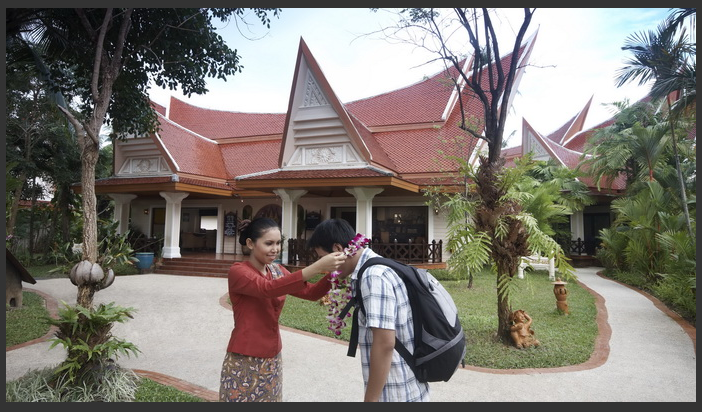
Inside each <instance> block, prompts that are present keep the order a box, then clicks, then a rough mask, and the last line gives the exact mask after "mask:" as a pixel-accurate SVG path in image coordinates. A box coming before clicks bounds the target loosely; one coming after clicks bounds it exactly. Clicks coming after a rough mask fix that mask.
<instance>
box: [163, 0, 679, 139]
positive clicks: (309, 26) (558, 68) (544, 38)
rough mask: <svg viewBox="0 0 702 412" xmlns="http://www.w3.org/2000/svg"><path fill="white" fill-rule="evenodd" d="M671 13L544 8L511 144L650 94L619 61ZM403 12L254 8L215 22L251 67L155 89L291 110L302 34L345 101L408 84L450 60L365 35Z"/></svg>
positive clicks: (535, 22) (593, 121)
mask: <svg viewBox="0 0 702 412" xmlns="http://www.w3.org/2000/svg"><path fill="white" fill-rule="evenodd" d="M514 11H517V12H519V13H521V12H520V11H519V10H516V9H503V10H502V11H501V13H500V16H501V17H502V22H503V23H502V28H501V30H505V31H506V33H509V32H510V31H516V30H517V29H518V27H519V25H520V23H521V19H510V17H509V16H508V15H509V14H510V13H512V15H514V14H513V12H514ZM508 12H509V13H508ZM519 13H518V14H516V16H517V17H518V18H519V17H521V15H520V14H519ZM669 14H670V10H669V9H667V8H655V9H650V8H648V9H647V8H623V9H622V8H620V9H615V8H586V9H573V8H568V9H566V8H561V9H555V8H550V9H537V10H536V12H535V13H534V17H533V19H532V22H531V24H530V26H529V31H528V33H527V37H529V35H531V34H533V33H534V32H535V31H536V30H537V29H538V37H537V40H536V44H535V47H534V52H533V54H532V57H531V59H530V65H531V67H528V68H527V70H526V73H525V74H524V77H523V79H522V82H521V84H520V85H519V93H518V94H517V95H516V96H515V99H514V108H513V109H514V111H513V112H512V113H511V114H510V120H509V122H508V124H507V127H506V129H505V139H506V140H508V145H509V146H515V145H518V144H520V143H521V125H522V118H524V119H526V120H527V121H528V122H529V123H530V124H531V125H532V126H533V127H534V128H535V129H536V130H538V131H539V132H541V133H542V134H549V133H551V132H553V131H555V130H556V129H558V128H559V127H560V126H562V125H563V124H564V123H565V122H566V121H568V120H569V119H570V118H571V117H573V116H574V115H575V114H577V113H578V112H579V111H580V110H581V109H582V108H583V106H584V105H585V104H586V103H587V101H588V100H589V99H590V97H593V103H592V106H591V108H590V112H589V115H588V121H587V122H586V124H585V127H591V126H595V125H597V124H599V123H600V122H602V121H604V120H606V119H608V118H610V117H611V111H610V110H609V109H607V108H606V107H604V106H602V104H603V103H611V102H617V101H622V100H624V99H627V98H628V99H629V100H630V101H631V102H635V101H636V100H638V99H640V98H642V97H644V96H645V95H646V93H648V91H649V89H650V85H645V86H639V85H638V83H631V84H628V85H626V86H623V87H620V88H617V87H616V84H615V80H614V79H615V76H616V71H617V69H618V68H621V67H622V66H624V61H625V60H626V59H627V58H628V57H630V53H629V52H625V51H623V50H621V47H622V45H623V44H624V42H625V40H626V38H627V37H628V36H630V35H632V34H634V33H640V32H643V31H649V30H655V29H656V28H657V26H658V25H659V24H660V23H661V22H662V21H663V19H664V18H665V17H667V16H668V15H669ZM393 18H394V16H393V14H392V13H389V12H387V11H383V10H381V11H379V12H377V13H373V12H371V11H370V10H369V9H367V8H354V9H325V8H293V9H288V8H284V9H283V11H282V13H281V14H280V17H279V18H275V17H273V18H272V19H271V27H270V29H266V28H265V27H263V26H262V25H261V24H260V23H259V22H258V20H257V19H256V16H254V15H251V16H249V18H248V21H249V22H250V23H251V24H250V27H249V28H246V27H241V25H239V26H238V27H237V26H236V25H235V24H234V23H232V22H230V23H229V24H228V25H225V24H223V23H220V22H215V24H217V25H218V26H219V27H221V30H220V33H221V34H222V36H223V37H224V39H225V41H226V42H227V43H228V44H229V46H230V47H232V48H235V49H237V50H238V51H239V53H240V54H241V56H242V61H241V62H242V64H243V66H244V69H243V71H242V72H241V73H237V74H236V75H235V76H232V77H230V78H229V79H228V80H227V81H226V82H225V81H222V80H208V87H209V90H210V91H209V92H208V93H207V94H205V95H202V96H198V95H193V96H191V97H190V98H185V97H184V96H183V95H182V94H181V93H179V92H178V91H167V90H162V89H158V88H154V89H152V90H151V98H152V99H153V100H154V101H156V102H157V103H160V104H163V105H166V104H167V103H168V100H169V98H170V96H171V95H172V96H174V97H177V98H180V99H182V100H185V101H188V102H189V103H191V104H193V105H196V106H200V107H206V108H212V109H218V110H231V111H239V112H258V113H284V112H285V111H286V110H287V105H288V99H289V97H290V90H291V86H292V79H293V74H294V73H293V72H294V69H295V59H296V57H297V51H298V45H299V42H300V38H301V37H302V38H303V39H304V40H305V42H306V43H307V46H308V47H309V48H310V51H311V52H312V54H313V55H314V57H315V58H316V59H317V62H318V63H319V65H320V66H321V69H322V72H323V73H324V75H325V76H326V77H327V79H328V80H329V83H330V84H331V87H332V88H333V89H334V91H335V92H336V94H337V96H338V97H339V99H340V100H341V101H342V102H344V103H347V102H350V101H354V100H358V99H362V98H366V97H370V96H374V95H377V94H381V93H384V92H387V91H390V90H394V89H398V88H401V87H404V86H407V85H410V84H412V83H415V82H418V81H420V80H422V78H423V77H424V76H428V75H433V74H435V73H437V72H438V71H440V70H441V66H440V65H437V64H433V65H432V64H425V63H426V62H428V61H429V60H431V59H432V58H434V57H435V55H433V54H430V53H429V52H428V51H426V50H424V49H420V48H417V47H414V46H410V45H407V44H401V43H390V42H388V40H387V39H386V38H384V37H383V36H381V35H377V34H376V35H370V36H363V35H364V34H367V33H371V32H375V31H378V30H379V29H380V28H382V27H387V26H389V25H390V24H391V23H392V21H393ZM510 22H511V23H510ZM244 36H247V37H249V38H250V39H251V40H249V39H246V38H245V37H244ZM253 39H256V40H253ZM512 39H513V37H512ZM504 47H505V46H503V49H502V51H503V53H505V52H504V50H505V49H504ZM510 48H511V44H510ZM466 52H468V50H466ZM513 131H514V132H515V133H514V137H510V134H511V133H512V132H513Z"/></svg>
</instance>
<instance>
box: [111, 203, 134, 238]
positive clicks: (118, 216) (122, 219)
mask: <svg viewBox="0 0 702 412" xmlns="http://www.w3.org/2000/svg"><path fill="white" fill-rule="evenodd" d="M107 195H108V196H109V197H111V198H112V200H114V201H115V213H114V215H113V219H115V220H116V221H118V222H119V224H118V225H117V234H118V235H121V234H124V233H127V230H129V204H130V203H131V201H132V200H134V199H136V197H137V196H136V195H130V194H121V193H108V194H107Z"/></svg>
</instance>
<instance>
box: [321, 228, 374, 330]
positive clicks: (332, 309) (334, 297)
mask: <svg viewBox="0 0 702 412" xmlns="http://www.w3.org/2000/svg"><path fill="white" fill-rule="evenodd" d="M369 243H370V239H368V238H367V237H365V236H364V235H362V234H360V233H356V236H355V237H354V238H353V240H351V241H350V242H349V244H348V246H347V247H346V248H345V249H344V254H345V255H346V256H353V255H355V254H356V252H358V251H359V250H361V249H362V248H363V247H365V246H367V245H368V244H369ZM340 274H341V272H340V271H338V270H335V271H334V272H332V273H331V284H332V287H331V290H330V291H329V295H328V296H329V302H330V303H329V316H327V319H328V320H329V328H328V329H329V330H331V331H332V332H334V335H336V336H339V335H341V330H342V329H343V328H344V327H345V326H346V322H344V320H343V319H341V318H339V313H341V311H342V310H343V309H344V306H346V303H347V302H348V301H349V299H351V287H350V284H349V281H348V278H344V279H339V275H340ZM346 316H347V317H348V316H351V313H347V314H346Z"/></svg>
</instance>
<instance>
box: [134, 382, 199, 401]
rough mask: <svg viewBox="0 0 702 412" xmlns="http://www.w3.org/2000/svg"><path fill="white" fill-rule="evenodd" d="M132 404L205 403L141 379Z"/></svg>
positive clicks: (183, 393)
mask: <svg viewBox="0 0 702 412" xmlns="http://www.w3.org/2000/svg"><path fill="white" fill-rule="evenodd" d="M134 402H205V400H204V399H202V398H198V397H197V396H194V395H191V394H189V393H185V392H181V391H179V390H178V389H175V388H173V387H171V386H168V385H162V384H160V383H158V382H155V381H152V380H151V379H148V378H142V379H141V380H140V382H139V387H138V389H137V391H136V395H135V397H134Z"/></svg>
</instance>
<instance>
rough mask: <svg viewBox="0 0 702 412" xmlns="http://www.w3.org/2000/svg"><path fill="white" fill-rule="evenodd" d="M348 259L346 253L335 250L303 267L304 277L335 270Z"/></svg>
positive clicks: (305, 278) (307, 277) (308, 277)
mask: <svg viewBox="0 0 702 412" xmlns="http://www.w3.org/2000/svg"><path fill="white" fill-rule="evenodd" d="M345 261H346V255H345V254H344V253H342V252H333V253H329V254H326V255H324V256H322V257H321V258H319V259H318V260H317V261H316V262H314V263H313V264H311V265H309V266H307V267H306V268H304V269H302V278H303V279H304V280H308V279H310V278H311V277H313V276H314V275H317V274H319V273H327V272H333V271H335V270H337V269H338V268H339V266H340V265H341V264H342V263H344V262H345Z"/></svg>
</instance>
